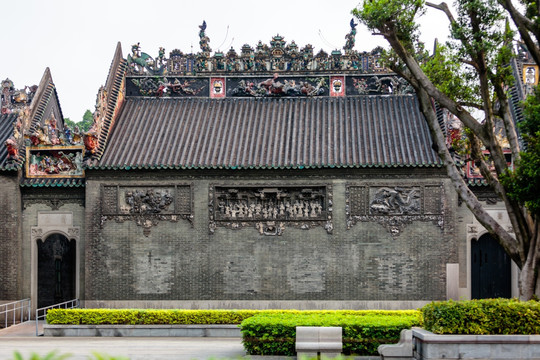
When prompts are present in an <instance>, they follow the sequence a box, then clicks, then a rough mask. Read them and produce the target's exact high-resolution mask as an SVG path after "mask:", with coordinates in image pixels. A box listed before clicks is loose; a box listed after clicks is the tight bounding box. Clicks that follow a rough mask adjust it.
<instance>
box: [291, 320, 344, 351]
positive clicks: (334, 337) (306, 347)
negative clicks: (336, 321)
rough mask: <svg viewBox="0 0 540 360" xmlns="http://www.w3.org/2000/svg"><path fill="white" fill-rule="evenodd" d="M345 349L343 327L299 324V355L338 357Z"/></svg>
mask: <svg viewBox="0 0 540 360" xmlns="http://www.w3.org/2000/svg"><path fill="white" fill-rule="evenodd" d="M342 350H343V337H342V330H341V327H320V326H297V327H296V353H297V355H298V356H300V355H303V356H307V357H314V358H316V357H317V356H318V355H319V354H323V355H324V356H325V357H336V356H339V355H341V352H342Z"/></svg>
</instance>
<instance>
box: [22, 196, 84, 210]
mask: <svg viewBox="0 0 540 360" xmlns="http://www.w3.org/2000/svg"><path fill="white" fill-rule="evenodd" d="M35 204H42V205H45V206H47V207H49V208H50V209H51V210H53V211H57V210H60V208H61V207H62V206H64V205H67V204H77V205H79V206H84V199H77V198H54V199H51V198H29V199H25V198H23V210H26V208H28V206H30V205H35Z"/></svg>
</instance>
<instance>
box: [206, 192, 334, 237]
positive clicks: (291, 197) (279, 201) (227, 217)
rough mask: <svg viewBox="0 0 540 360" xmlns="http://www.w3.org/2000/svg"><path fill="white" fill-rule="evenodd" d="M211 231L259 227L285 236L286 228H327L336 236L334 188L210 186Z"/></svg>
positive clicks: (265, 231)
mask: <svg viewBox="0 0 540 360" xmlns="http://www.w3.org/2000/svg"><path fill="white" fill-rule="evenodd" d="M208 206H209V230H210V233H213V232H214V231H215V229H216V228H217V227H226V228H229V229H239V228H242V227H255V228H256V229H257V230H259V232H260V234H261V235H281V234H282V233H283V231H284V230H285V228H286V227H295V228H300V229H305V230H307V229H310V228H313V227H317V226H323V227H324V228H325V229H326V231H327V232H328V233H332V230H333V225H332V188H331V186H329V185H326V186H324V185H323V186H320V185H318V186H279V187H264V186H242V187H232V186H210V189H209V203H208Z"/></svg>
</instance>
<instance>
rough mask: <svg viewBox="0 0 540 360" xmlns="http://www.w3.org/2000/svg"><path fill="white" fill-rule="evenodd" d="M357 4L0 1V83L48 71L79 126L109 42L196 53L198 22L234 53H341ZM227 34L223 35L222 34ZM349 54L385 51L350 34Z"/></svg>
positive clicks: (430, 30)
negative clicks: (274, 49)
mask: <svg viewBox="0 0 540 360" xmlns="http://www.w3.org/2000/svg"><path fill="white" fill-rule="evenodd" d="M358 3H359V1H358V0H352V1H348V0H330V1H328V0H270V1H257V0H199V1H196V0H195V1H184V0H161V1H152V0H144V1H142V0H130V1H124V0H92V1H83V0H80V1H76V0H25V1H17V0H1V1H0V19H1V20H0V24H1V25H2V29H3V30H2V35H1V36H0V80H4V79H6V78H9V79H11V80H12V81H13V82H14V84H15V88H17V89H20V88H24V86H25V85H29V86H30V85H34V84H36V85H37V84H39V81H40V79H41V77H42V75H43V72H44V71H45V68H46V67H49V68H50V69H51V73H52V77H53V81H54V83H55V85H56V88H57V91H58V96H59V98H60V105H61V107H62V111H63V115H64V117H69V118H71V120H73V121H80V120H82V116H83V114H84V112H85V111H86V110H87V109H89V110H91V111H92V112H93V111H94V106H95V101H96V94H97V91H98V89H99V87H100V86H101V85H103V84H104V83H105V81H106V79H107V74H108V71H109V67H110V65H111V61H112V57H113V55H114V50H115V48H116V44H117V42H121V44H122V51H123V55H124V57H126V56H127V54H128V53H130V51H131V45H132V44H135V43H137V42H140V45H141V51H143V52H146V53H148V54H149V55H151V56H153V57H156V56H157V54H158V50H159V47H160V46H163V47H164V48H165V50H166V52H165V53H166V57H168V55H169V52H170V51H171V50H173V49H180V50H181V51H183V52H184V53H190V52H191V47H192V46H193V52H195V53H196V52H199V51H200V48H199V36H198V33H199V27H198V25H200V24H202V21H203V20H206V23H207V26H208V27H207V29H206V34H207V35H208V36H209V37H210V47H211V48H212V50H213V51H216V50H218V49H220V50H222V51H227V50H228V49H229V48H230V47H231V45H232V46H233V47H234V48H235V49H236V51H237V52H238V53H240V48H241V47H242V45H243V44H245V43H247V44H249V45H250V46H252V47H255V46H256V44H257V43H258V41H259V40H262V42H263V43H265V44H269V43H270V40H271V38H272V36H274V35H277V34H279V35H281V36H283V37H284V38H285V41H286V42H287V43H289V42H291V41H292V40H294V41H295V42H296V44H297V45H298V47H299V48H302V47H304V46H305V45H307V44H312V45H313V47H314V48H315V51H314V52H315V53H317V52H318V51H319V50H320V49H323V50H325V51H326V52H330V51H332V50H334V49H335V48H338V49H341V48H342V47H343V45H344V44H345V35H346V34H347V33H348V32H349V30H350V26H349V21H350V20H351V18H352V15H351V10H352V9H353V8H354V7H356V6H357V5H358ZM423 23H424V25H423V26H424V27H423V28H422V34H423V38H422V40H423V41H424V42H425V43H426V46H428V48H431V47H432V45H433V40H434V38H435V37H438V38H439V39H444V38H445V37H446V36H447V33H448V30H447V28H448V25H447V24H448V23H447V21H446V19H445V17H444V15H443V14H442V13H441V12H439V11H436V10H428V13H427V16H425V19H424V21H423ZM227 28H228V31H227ZM357 30H358V32H357V35H356V45H355V50H358V51H370V50H372V49H373V48H374V47H376V46H378V45H382V46H385V47H386V43H385V41H384V39H383V38H382V37H381V36H373V35H371V34H370V32H369V31H367V29H366V28H365V27H364V26H363V25H359V26H358V27H357Z"/></svg>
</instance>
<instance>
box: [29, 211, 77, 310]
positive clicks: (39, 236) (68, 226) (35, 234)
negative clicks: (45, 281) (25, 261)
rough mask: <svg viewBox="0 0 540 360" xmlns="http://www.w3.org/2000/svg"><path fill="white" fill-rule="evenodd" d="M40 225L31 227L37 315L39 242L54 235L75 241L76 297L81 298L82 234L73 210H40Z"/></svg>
mask: <svg viewBox="0 0 540 360" xmlns="http://www.w3.org/2000/svg"><path fill="white" fill-rule="evenodd" d="M37 220H38V221H37V224H38V226H32V227H31V234H30V241H31V244H32V245H31V247H32V250H31V263H32V274H31V277H30V279H31V280H30V286H31V291H30V298H31V300H32V315H35V311H36V308H37V301H38V245H37V242H38V241H39V240H41V241H42V242H45V240H46V239H47V238H48V237H49V236H51V235H53V234H60V235H62V236H65V237H66V238H67V239H68V241H72V240H74V241H75V297H76V298H78V299H80V297H81V296H80V234H81V229H80V227H79V226H73V212H71V211H39V212H38V219H37Z"/></svg>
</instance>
